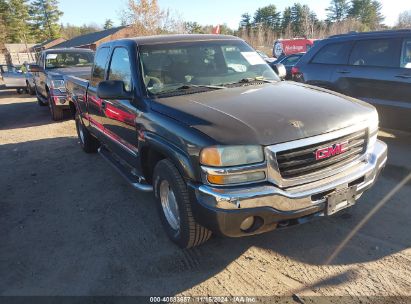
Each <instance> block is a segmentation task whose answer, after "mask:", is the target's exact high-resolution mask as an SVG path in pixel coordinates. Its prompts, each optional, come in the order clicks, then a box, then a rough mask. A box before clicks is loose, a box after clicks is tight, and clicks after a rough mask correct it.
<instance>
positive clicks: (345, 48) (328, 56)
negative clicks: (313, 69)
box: [311, 42, 351, 64]
mask: <svg viewBox="0 0 411 304" xmlns="http://www.w3.org/2000/svg"><path fill="white" fill-rule="evenodd" d="M350 49H351V43H350V42H342V43H333V44H327V45H326V46H324V47H323V48H322V49H321V50H320V51H319V52H318V53H317V54H316V55H315V56H314V59H313V60H312V61H311V62H312V63H323V64H347V62H348V54H349V51H350Z"/></svg>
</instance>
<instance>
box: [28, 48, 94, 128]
mask: <svg viewBox="0 0 411 304" xmlns="http://www.w3.org/2000/svg"><path fill="white" fill-rule="evenodd" d="M93 58H94V52H93V51H91V50H88V49H74V48H73V49H49V50H45V51H43V52H41V54H40V56H39V57H38V60H37V63H36V64H32V65H30V72H31V73H32V74H33V79H34V83H35V93H36V95H37V102H38V104H39V105H40V106H47V105H48V106H49V109H50V114H51V118H52V119H53V120H62V119H63V115H64V112H63V111H64V110H65V109H69V103H68V101H67V98H66V88H65V84H64V75H76V76H81V77H88V76H90V70H91V66H92V64H93Z"/></svg>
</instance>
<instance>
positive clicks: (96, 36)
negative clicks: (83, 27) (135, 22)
mask: <svg viewBox="0 0 411 304" xmlns="http://www.w3.org/2000/svg"><path fill="white" fill-rule="evenodd" d="M125 27H126V26H119V27H113V28H110V29H107V30H104V31H99V32H94V33H89V34H85V35H81V36H77V37H74V38H73V39H70V40H67V41H64V42H63V43H60V44H57V45H55V46H53V48H70V47H78V46H83V45H89V44H93V43H95V42H97V41H99V40H101V39H103V38H105V37H107V36H110V35H113V34H115V33H117V32H118V31H120V30H122V29H123V28H125Z"/></svg>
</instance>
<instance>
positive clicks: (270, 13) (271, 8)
mask: <svg viewBox="0 0 411 304" xmlns="http://www.w3.org/2000/svg"><path fill="white" fill-rule="evenodd" d="M280 22H281V20H280V13H279V12H277V8H276V7H275V5H273V4H271V5H267V6H264V7H261V8H259V9H257V11H256V12H255V14H254V24H255V25H257V24H261V25H262V26H263V27H264V28H266V29H271V30H273V31H279V29H280V24H281V23H280Z"/></svg>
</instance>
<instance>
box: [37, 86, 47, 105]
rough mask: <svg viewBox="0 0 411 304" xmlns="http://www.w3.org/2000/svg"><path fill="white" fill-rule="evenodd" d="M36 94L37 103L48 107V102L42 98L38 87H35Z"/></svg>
mask: <svg viewBox="0 0 411 304" xmlns="http://www.w3.org/2000/svg"><path fill="white" fill-rule="evenodd" d="M34 94H35V95H36V97H37V104H38V105H39V106H40V107H46V106H47V103H44V102H43V101H42V99H41V98H40V95H39V92H37V88H34Z"/></svg>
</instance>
